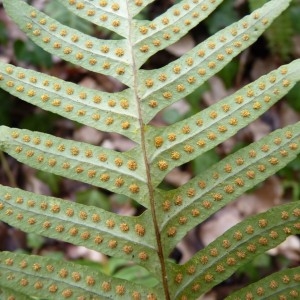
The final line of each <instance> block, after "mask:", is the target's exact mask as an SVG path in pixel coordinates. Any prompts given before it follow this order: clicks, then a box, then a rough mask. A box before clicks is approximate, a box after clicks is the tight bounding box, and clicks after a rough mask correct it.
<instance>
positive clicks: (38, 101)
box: [0, 62, 140, 142]
mask: <svg viewBox="0 0 300 300" xmlns="http://www.w3.org/2000/svg"><path fill="white" fill-rule="evenodd" d="M0 87H1V88H2V89H4V90H6V91H7V92H9V93H10V94H12V95H14V96H16V97H18V98H20V99H22V100H24V101H26V102H28V103H31V104H34V105H36V106H39V107H41V108H43V109H44V110H48V111H51V112H53V113H56V114H59V115H61V116H63V117H66V118H69V119H71V120H74V121H76V122H79V123H83V124H85V125H87V126H90V127H93V128H96V129H98V130H102V131H108V132H112V131H113V132H117V133H119V134H122V135H124V136H127V137H128V138H130V139H132V140H133V141H135V142H140V135H139V132H138V128H139V122H138V119H137V107H136V106H135V103H134V101H133V99H134V97H133V94H132V91H131V90H129V89H126V90H123V91H122V92H118V93H113V94H112V93H107V92H102V91H98V90H95V89H90V88H86V87H82V86H79V85H77V84H75V83H72V82H66V81H64V80H62V79H59V78H57V77H53V76H49V75H46V74H43V73H41V72H37V71H33V70H26V69H24V68H20V67H15V66H13V65H10V64H5V63H2V62H0Z"/></svg>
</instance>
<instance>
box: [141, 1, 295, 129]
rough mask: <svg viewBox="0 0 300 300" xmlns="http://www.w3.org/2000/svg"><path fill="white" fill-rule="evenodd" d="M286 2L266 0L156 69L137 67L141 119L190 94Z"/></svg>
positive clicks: (260, 30) (252, 39)
mask: <svg viewBox="0 0 300 300" xmlns="http://www.w3.org/2000/svg"><path fill="white" fill-rule="evenodd" d="M289 2H290V0H288V1H286V0H279V1H276V2H273V1H270V2H268V3H267V4H265V5H264V6H263V7H262V8H260V9H258V10H256V11H254V12H253V13H252V14H251V15H249V16H246V17H244V18H243V19H241V20H240V21H238V22H236V23H234V24H232V25H230V26H228V27H227V28H225V29H223V30H221V31H219V32H217V33H216V34H215V35H213V36H212V37H210V38H209V39H208V40H206V41H204V42H203V43H201V44H199V45H198V46H196V47H195V48H194V49H192V50H191V51H189V52H188V53H186V54H185V55H183V56H182V57H180V58H178V59H177V60H175V61H174V62H172V63H170V64H169V65H166V66H165V67H163V68H161V69H157V70H149V71H148V70H140V71H139V79H140V82H139V89H138V92H139V96H140V98H142V113H143V120H144V122H145V123H147V122H148V121H150V120H151V119H152V118H153V117H154V115H155V114H156V113H157V112H158V111H160V110H162V109H163V108H165V107H167V106H169V105H170V104H172V103H174V102H176V101H178V100H180V99H182V98H183V97H184V96H186V95H188V94H190V93H191V92H192V91H194V90H195V89H196V88H197V87H199V86H200V85H201V84H203V83H204V82H205V81H206V80H208V79H209V78H210V77H212V76H213V75H214V74H216V73H217V72H218V71H220V70H221V69H222V68H223V67H224V66H225V65H227V64H228V63H229V62H230V61H231V60H232V58H233V57H235V56H236V55H238V54H239V53H240V52H241V51H242V50H244V49H245V48H247V47H249V46H250V45H251V44H252V43H254V42H255V41H256V40H257V39H258V37H259V36H260V35H261V34H262V33H263V32H264V31H265V29H266V28H267V27H268V26H269V25H270V24H271V22H272V21H273V20H274V19H275V18H276V17H277V16H278V15H279V14H280V13H281V12H282V11H283V10H284V9H286V8H287V6H288V4H289ZM154 101H155V103H156V105H155V106H154V105H153V103H154ZM149 107H150V108H152V109H151V110H150V109H149Z"/></svg>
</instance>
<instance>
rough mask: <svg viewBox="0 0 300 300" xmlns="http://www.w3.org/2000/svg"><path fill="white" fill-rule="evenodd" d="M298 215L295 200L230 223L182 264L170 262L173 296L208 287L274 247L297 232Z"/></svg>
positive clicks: (201, 290) (198, 292) (198, 291)
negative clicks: (229, 226) (220, 234)
mask: <svg viewBox="0 0 300 300" xmlns="http://www.w3.org/2000/svg"><path fill="white" fill-rule="evenodd" d="M299 218H300V208H299V201H297V202H294V203H290V204H285V205H280V206H277V207H274V208H272V209H270V210H269V211H267V212H265V213H261V214H258V215H256V216H254V217H250V218H247V219H246V220H244V221H242V222H241V223H239V224H237V225H235V226H233V227H232V228H231V229H229V230H228V231H226V232H225V233H224V234H223V235H222V236H220V237H219V238H217V239H216V240H215V241H214V242H212V243H211V244H209V245H208V246H207V247H206V248H205V249H203V250H201V251H199V252H198V253H197V254H196V255H194V257H193V258H192V259H191V260H189V261H188V262H187V263H185V264H184V265H182V266H175V265H174V266H173V268H174V269H173V272H172V275H171V276H172V277H171V278H170V281H171V282H173V283H174V284H176V285H177V287H178V290H177V292H176V296H175V297H174V299H180V297H182V296H183V295H193V296H192V297H195V296H197V295H201V294H203V293H205V292H207V291H209V290H210V289H211V288H212V287H213V286H215V285H216V284H218V283H220V282H222V281H223V280H224V279H225V278H228V277H229V276H230V275H231V274H233V273H234V272H235V271H236V270H237V269H238V268H239V266H241V265H242V264H245V263H246V262H248V261H250V260H251V259H253V258H254V257H255V256H257V255H259V254H261V253H264V252H265V251H267V250H269V249H272V248H274V247H275V246H276V245H278V244H280V243H281V242H283V241H284V240H285V239H286V238H287V237H288V236H289V235H291V234H299V232H300V223H299ZM178 274H181V275H182V276H179V275H178ZM183 274H184V275H183ZM179 278H180V280H178V279H179ZM196 287H197V288H196Z"/></svg>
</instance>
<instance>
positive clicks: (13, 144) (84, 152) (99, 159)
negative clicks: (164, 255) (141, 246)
mask: <svg viewBox="0 0 300 300" xmlns="http://www.w3.org/2000/svg"><path fill="white" fill-rule="evenodd" d="M0 149H1V150H3V151H5V152H7V153H9V154H10V155H12V156H13V157H15V158H16V159H17V160H19V161H21V162H26V164H28V165H30V166H32V167H34V168H36V169H40V170H43V171H48V172H52V173H54V174H57V175H61V176H64V177H67V178H72V179H75V180H80V181H83V182H87V183H90V184H92V185H94V186H99V187H102V188H105V189H108V190H111V191H114V192H117V193H119V194H123V195H126V196H129V197H131V198H133V199H135V200H136V201H138V202H140V203H141V204H142V205H144V206H146V207H148V206H149V199H148V197H146V196H145V195H146V193H147V191H146V179H145V178H144V173H145V171H144V170H143V165H142V163H141V160H140V158H139V157H138V156H137V155H136V152H135V151H134V150H133V151H129V152H126V153H120V152H117V151H114V150H109V149H106V148H103V147H97V146H93V145H89V144H85V143H81V142H75V141H71V140H66V139H61V138H58V137H55V136H51V135H48V134H45V133H40V132H32V131H29V130H25V129H24V130H20V129H11V128H8V127H5V126H0Z"/></svg>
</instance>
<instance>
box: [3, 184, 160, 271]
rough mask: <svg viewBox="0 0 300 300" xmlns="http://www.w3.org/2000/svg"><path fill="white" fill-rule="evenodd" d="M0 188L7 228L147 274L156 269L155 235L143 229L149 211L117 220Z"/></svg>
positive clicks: (88, 208)
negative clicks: (123, 261) (119, 260)
mask: <svg viewBox="0 0 300 300" xmlns="http://www.w3.org/2000/svg"><path fill="white" fill-rule="evenodd" d="M0 187H1V189H0V192H1V194H0V217H1V220H2V221H4V222H6V223H8V224H10V225H11V226H14V227H16V228H20V229H21V230H23V231H24V232H34V233H37V234H41V235H43V236H47V237H50V238H53V239H57V240H61V241H65V242H68V243H72V244H74V245H81V246H85V247H88V248H90V249H93V250H96V251H99V252H102V253H104V254H107V255H113V256H115V257H124V256H127V257H128V259H130V260H133V261H136V262H137V263H139V264H141V265H143V264H145V266H146V267H147V268H148V267H149V268H150V270H151V271H153V270H155V269H157V267H158V261H157V256H156V254H155V239H154V236H155V235H154V232H153V228H151V227H149V226H147V222H148V220H149V218H150V216H149V213H150V212H149V211H146V212H144V213H143V214H142V215H141V216H139V217H127V216H120V215H117V214H114V213H111V212H107V211H105V210H103V209H101V208H97V207H93V206H86V205H83V204H79V203H73V202H71V201H68V200H62V199H59V198H54V197H48V196H42V195H36V194H34V193H30V192H26V191H23V190H20V189H16V188H10V187H7V186H3V185H1V186H0ZM117 246H118V247H117ZM119 249H123V251H122V252H120V251H119ZM150 261H151V263H150V264H149V262H150Z"/></svg>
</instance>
